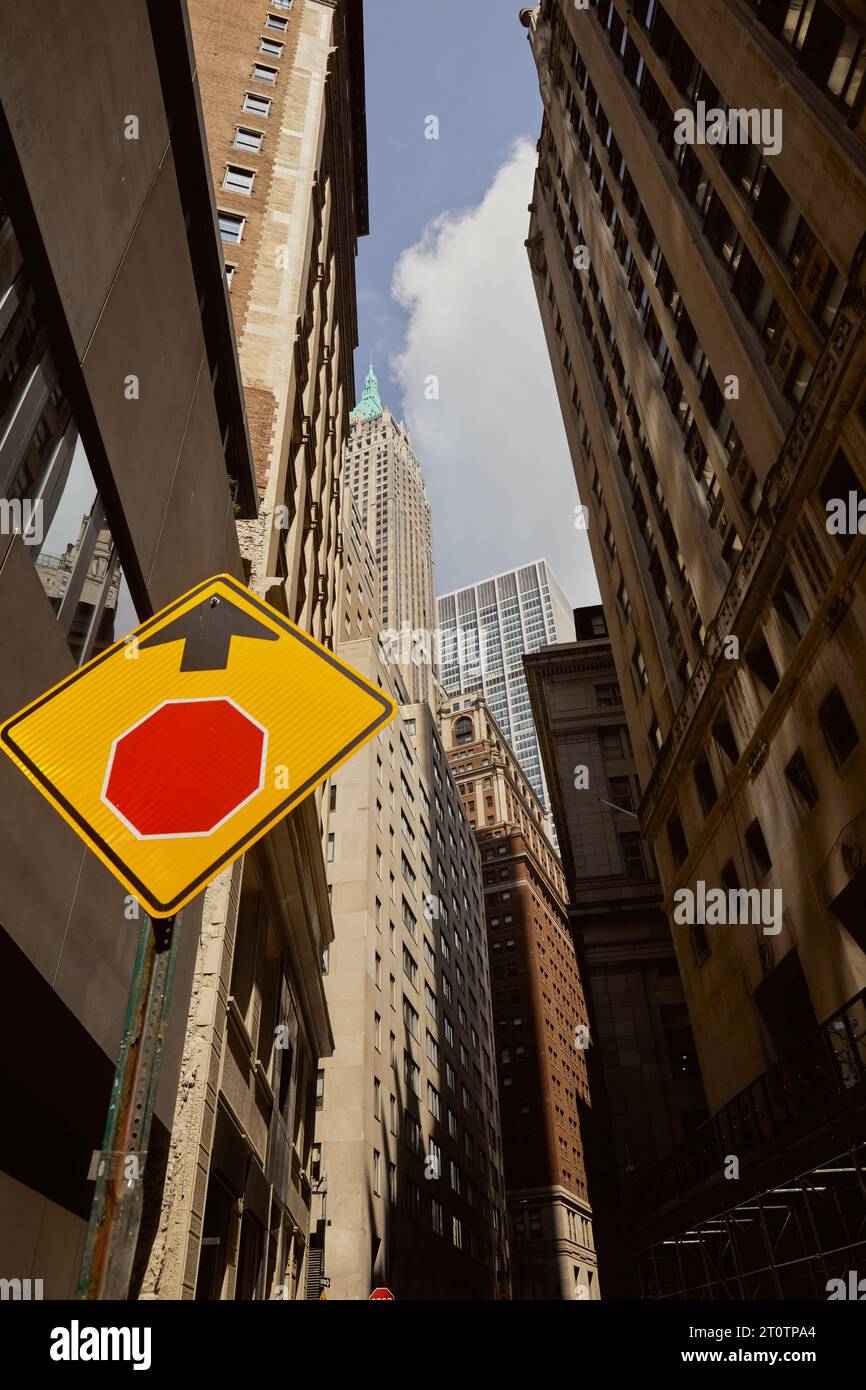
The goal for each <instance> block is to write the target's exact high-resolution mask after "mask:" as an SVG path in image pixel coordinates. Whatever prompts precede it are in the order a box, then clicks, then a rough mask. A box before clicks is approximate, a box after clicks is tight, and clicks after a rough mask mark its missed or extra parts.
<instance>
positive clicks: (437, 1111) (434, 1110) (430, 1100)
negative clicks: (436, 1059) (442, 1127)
mask: <svg viewBox="0 0 866 1390" xmlns="http://www.w3.org/2000/svg"><path fill="white" fill-rule="evenodd" d="M427 1109H428V1110H429V1111H430V1114H431V1115H432V1116H433V1118H434V1119H435V1120H441V1118H442V1103H441V1101H440V1099H439V1092H438V1091H437V1090H436V1087H435V1086H434V1085H433V1083H432V1082H431V1081H428V1082H427Z"/></svg>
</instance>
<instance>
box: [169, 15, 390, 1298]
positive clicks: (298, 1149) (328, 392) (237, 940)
mask: <svg viewBox="0 0 866 1390" xmlns="http://www.w3.org/2000/svg"><path fill="white" fill-rule="evenodd" d="M165 8H166V10H168V9H171V8H173V7H165ZM160 12H161V11H160ZM178 13H181V12H180V11H178ZM189 20H190V29H191V37H192V44H193V48H194V56H195V72H196V78H197V82H198V83H199V84H200V87H201V108H202V110H203V112H204V120H205V125H206V129H207V148H208V151H209V154H210V166H211V168H210V173H211V178H212V183H213V188H212V190H208V201H209V202H211V205H212V201H211V200H213V201H215V203H216V208H215V212H216V221H217V224H218V227H219V235H220V237H221V240H222V260H223V262H224V264H223V265H222V267H221V269H222V283H221V284H220V285H219V293H220V295H221V298H222V301H223V303H225V301H226V299H228V302H229V303H230V305H231V309H232V313H233V318H234V325H235V331H236V334H237V358H238V361H239V367H240V375H241V379H242V381H243V388H244V399H245V403H246V411H247V418H248V420H249V433H250V438H251V443H252V453H253V457H254V460H255V483H256V492H257V495H258V513H257V516H256V518H255V520H244V521H240V522H239V524H238V533H239V538H240V545H241V554H242V557H243V573H244V575H245V577H246V578H247V582H248V583H249V584H250V586H251V588H253V590H254V591H257V592H259V593H261V594H262V595H263V596H264V597H265V598H266V599H267V601H268V602H269V603H270V604H272V605H273V606H274V607H275V608H277V609H279V611H280V612H282V613H284V614H286V615H287V616H288V617H289V618H291V619H293V620H294V621H295V622H297V623H298V624H299V625H300V626H301V627H303V628H305V629H306V630H307V631H309V632H311V633H312V634H313V636H314V637H316V638H318V639H319V640H321V641H323V642H324V643H325V644H330V645H333V642H334V635H335V634H334V624H335V620H336V615H337V604H338V582H339V576H340V572H341V561H340V555H339V548H338V541H339V537H340V524H341V523H340V501H341V496H342V489H341V482H340V479H341V456H342V445H343V439H344V437H345V435H346V433H347V432H348V427H349V419H348V417H349V406H350V403H351V401H352V400H353V398H354V368H353V356H352V354H353V349H354V346H355V343H356V340H357V321H356V305H355V255H356V253H357V244H358V238H359V236H361V235H363V234H364V233H365V232H366V230H367V200H366V147H365V116H364V61H363V31H362V6H361V0H338V2H337V3H334V0H294V3H274V4H271V5H270V6H262V5H260V4H258V3H255V0H189ZM208 225H209V229H211V230H212V228H213V218H211V221H210V223H209V224H208ZM213 250H214V252H215V254H216V255H217V256H219V246H218V244H216V243H215V244H214V246H213ZM233 522H234V518H231V523H233ZM323 796H324V789H322V790H321V791H318V792H315V793H313V794H312V795H311V796H309V797H307V798H306V799H305V800H304V801H302V802H301V803H300V805H299V806H298V807H297V809H296V810H295V811H294V812H293V813H292V815H291V816H290V817H288V818H287V819H286V820H285V821H283V822H281V823H280V825H279V826H277V827H275V829H274V830H273V831H272V832H271V833H270V834H269V835H268V836H267V838H266V839H265V840H263V841H262V842H261V844H260V845H259V846H256V847H255V848H254V849H253V850H252V851H251V852H250V853H249V854H248V855H246V856H245V857H244V859H243V860H242V861H236V863H235V864H234V865H232V866H231V868H230V869H228V870H226V872H225V873H223V874H222V875H221V876H220V877H219V878H218V879H217V880H215V882H214V883H212V884H211V885H210V887H209V888H208V890H207V893H206V898H205V918H204V927H203V930H202V932H201V936H200V940H199V943H198V954H197V958H196V972H195V979H194V984H193V991H194V1000H195V1006H194V1008H193V1010H192V1012H191V1017H190V1024H189V1028H188V1031H187V1036H186V1042H185V1047H184V1055H183V1063H182V1070H181V1086H180V1094H179V1101H178V1104H177V1106H176V1109H175V1117H174V1129H173V1134H172V1142H171V1148H170V1151H169V1155H168V1166H167V1176H166V1183H165V1192H164V1200H163V1209H162V1214H161V1220H160V1222H159V1226H158V1230H157V1231H156V1233H155V1235H154V1238H153V1243H152V1246H151V1248H150V1251H149V1259H148V1265H147V1270H146V1273H145V1277H144V1284H143V1289H144V1292H145V1293H146V1294H147V1295H149V1296H156V1297H163V1298H164V1297H170V1298H198V1299H263V1298H287V1299H295V1298H303V1297H304V1295H305V1291H306V1283H307V1263H308V1257H309V1217H310V1206H311V1199H312V1191H311V1184H310V1179H309V1166H310V1155H311V1150H312V1143H313V1127H314V1118H315V1110H314V1094H315V1079H316V1072H317V1070H318V1065H319V1059H320V1058H321V1057H322V1056H326V1055H328V1054H329V1053H330V1051H331V1049H332V1047H333V1036H332V1033H331V1028H330V1022H329V1016H328V1007H327V1001H326V998H325V990H324V982H323V979H322V969H321V962H322V957H323V953H324V952H325V951H326V950H327V949H328V945H329V943H330V941H331V938H332V935H333V927H332V921H331V912H330V905H329V901H328V892H327V888H328V885H327V881H326V874H325V863H324V856H323V853H322V816H323Z"/></svg>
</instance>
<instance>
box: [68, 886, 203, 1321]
mask: <svg viewBox="0 0 866 1390" xmlns="http://www.w3.org/2000/svg"><path fill="white" fill-rule="evenodd" d="M179 938H180V913H178V915H177V916H176V917H166V918H164V919H162V920H160V921H156V920H154V919H152V918H150V917H148V916H145V917H144V918H143V921H142V924H141V932H140V934H139V938H138V952H137V954H136V958H135V971H134V973H133V977H132V985H131V987H130V991H129V1000H128V1002H127V1005H126V1018H125V1019H124V1024H123V1036H122V1038H121V1040H120V1051H119V1053H118V1058H117V1067H116V1068H115V1072H114V1083H113V1085H112V1088H111V1101H110V1103H109V1106H108V1118H107V1120H106V1122H105V1136H104V1138H103V1141H102V1153H101V1155H100V1160H101V1161H100V1163H99V1167H98V1171H97V1177H96V1191H95V1192H94V1194H93V1205H92V1207H91V1210H90V1225H89V1227H88V1230H87V1240H86V1242H85V1246H84V1256H83V1259H82V1262H81V1275H80V1277H79V1280H78V1289H77V1296H78V1297H79V1298H84V1299H88V1298H99V1299H102V1298H108V1299H126V1298H128V1296H129V1281H130V1278H131V1277H132V1264H133V1260H134V1258H135V1247H136V1243H137V1241H138V1232H139V1227H140V1225H141V1209H142V1192H143V1185H144V1165H145V1163H146V1161H147V1148H148V1144H149V1142H150V1125H151V1120H152V1118H153V1107H154V1104H155V1102H156V1092H157V1086H158V1084H159V1068H160V1062H161V1060H162V1044H163V1038H164V1036H165V1029H166V1023H167V1021H168V1011H169V1007H170V1005H171V992H172V986H173V984H174V972H175V965H176V962H177V948H178V941H179Z"/></svg>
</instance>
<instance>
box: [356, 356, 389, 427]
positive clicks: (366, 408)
mask: <svg viewBox="0 0 866 1390" xmlns="http://www.w3.org/2000/svg"><path fill="white" fill-rule="evenodd" d="M383 409H384V407H383V405H382V398H381V397H380V395H379V383H378V381H377V380H376V373H375V372H374V371H373V363H372V362H371V363H370V370H369V371H368V373H367V376H366V379H365V381H364V392H363V395H362V396H361V399H360V400H359V402H358V404H357V405H356V406H355V409H354V410H352V411H350V412H349V419H350V420H378V418H379V416H380V415H381V414H382V413H383Z"/></svg>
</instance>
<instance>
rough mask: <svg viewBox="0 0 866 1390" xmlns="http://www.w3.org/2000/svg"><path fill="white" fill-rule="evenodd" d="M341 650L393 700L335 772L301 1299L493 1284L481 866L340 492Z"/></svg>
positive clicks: (498, 1201) (494, 1201)
mask: <svg viewBox="0 0 866 1390" xmlns="http://www.w3.org/2000/svg"><path fill="white" fill-rule="evenodd" d="M342 514H343V546H342V554H343V563H344V578H345V584H344V586H343V591H342V593H341V613H340V622H339V625H338V628H339V632H340V634H341V640H340V642H339V643H338V647H337V650H338V652H339V654H340V656H342V657H344V658H345V660H347V661H349V662H351V664H352V665H353V666H354V667H355V668H356V669H357V670H359V671H362V672H363V673H364V674H365V675H367V676H368V678H370V679H371V680H374V681H376V680H378V681H379V683H380V684H381V685H382V686H383V687H384V688H386V689H388V690H389V691H390V693H391V694H392V695H393V696H394V698H395V699H396V700H397V701H398V702H399V705H400V711H399V714H398V717H397V718H396V720H395V721H394V722H393V723H392V724H391V725H389V727H388V728H387V729H385V730H383V731H382V733H381V735H380V736H379V737H377V738H376V739H375V740H374V741H373V742H371V743H369V744H368V745H367V746H366V747H365V748H363V749H362V750H361V751H360V752H359V753H358V754H357V755H356V756H355V757H354V758H353V759H352V760H351V761H350V762H348V763H346V764H345V766H343V767H342V768H340V769H339V771H338V772H337V773H336V774H335V775H334V777H333V778H332V779H331V782H330V786H329V793H328V798H327V811H326V824H325V840H326V859H327V873H328V888H329V893H330V896H331V908H332V912H333V919H334V941H333V944H332V945H331V947H330V950H329V952H328V956H327V961H326V971H325V992H326V995H327V999H328V1006H329V1009H330V1014H331V1019H332V1026H333V1030H334V1050H333V1055H331V1056H328V1057H326V1058H324V1059H323V1060H322V1062H321V1064H320V1071H319V1075H318V1081H317V1088H316V1149H315V1152H314V1156H313V1172H314V1180H315V1181H316V1182H317V1187H318V1189H319V1193H318V1196H317V1197H316V1198H314V1202H315V1206H314V1213H313V1215H314V1234H313V1237H312V1248H311V1261H310V1265H309V1277H308V1281H307V1297H308V1298H318V1297H319V1292H320V1288H321V1287H322V1283H321V1280H322V1277H324V1278H325V1279H327V1280H328V1297H329V1298H338V1299H365V1298H368V1297H369V1295H370V1293H371V1291H372V1290H373V1289H374V1288H375V1287H376V1286H378V1285H382V1286H385V1287H387V1288H390V1289H391V1291H392V1292H393V1294H394V1295H395V1297H396V1298H398V1299H401V1300H403V1299H453V1298H464V1299H485V1298H493V1297H495V1296H496V1295H497V1294H498V1293H503V1294H504V1293H507V1290H508V1269H507V1260H506V1246H505V1221H504V1215H505V1189H504V1178H503V1160H502V1148H501V1138H500V1124H499V1098H498V1095H497V1090H496V1062H495V1056H494V1038H493V1019H492V1000H491V985H490V968H489V964H488V960H487V949H486V938H485V926H484V907H483V902H482V895H481V865H480V861H479V855H478V850H477V848H476V846H475V842H474V839H473V835H472V830H471V827H470V825H469V823H468V820H467V818H466V815H465V813H464V811H463V808H462V806H461V804H460V798H459V796H458V793H457V787H456V785H455V781H454V777H453V774H452V772H451V770H450V768H449V766H448V761H447V759H446V756H445V753H444V750H443V748H442V744H441V741H440V737H439V733H438V730H437V727H436V721H435V718H434V715H433V712H432V710H431V709H430V706H429V704H428V703H427V700H426V699H421V700H413V699H412V698H411V697H410V696H409V695H408V692H407V691H406V690H405V688H404V687H403V684H402V680H401V677H400V672H399V670H398V668H397V667H396V666H395V665H393V664H392V663H391V662H390V661H387V660H386V659H385V656H384V654H383V652H382V649H381V647H380V644H379V633H380V623H379V620H378V617H377V616H376V602H377V594H378V591H379V576H378V573H377V569H376V561H375V555H374V553H373V550H372V547H371V545H370V541H369V538H368V536H367V535H366V533H365V530H364V526H363V522H362V521H361V517H360V513H359V512H358V510H357V509H356V508H355V506H354V504H353V501H352V496H351V493H350V492H349V490H348V488H347V489H346V492H345V495H344V501H343V513H342Z"/></svg>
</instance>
